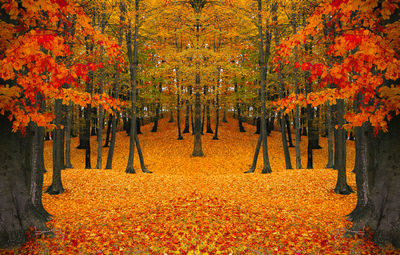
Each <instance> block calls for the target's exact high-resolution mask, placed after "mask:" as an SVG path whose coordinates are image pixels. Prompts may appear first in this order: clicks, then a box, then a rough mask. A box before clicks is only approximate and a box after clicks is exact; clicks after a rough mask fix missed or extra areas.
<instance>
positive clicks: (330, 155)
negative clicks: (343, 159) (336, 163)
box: [326, 102, 333, 168]
mask: <svg viewBox="0 0 400 255" xmlns="http://www.w3.org/2000/svg"><path fill="white" fill-rule="evenodd" d="M327 114H328V116H327V122H328V123H327V126H328V163H327V164H326V168H333V120H332V105H330V103H329V102H328V106H327Z"/></svg>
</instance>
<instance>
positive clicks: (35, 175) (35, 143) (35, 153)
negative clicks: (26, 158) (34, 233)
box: [28, 124, 51, 221]
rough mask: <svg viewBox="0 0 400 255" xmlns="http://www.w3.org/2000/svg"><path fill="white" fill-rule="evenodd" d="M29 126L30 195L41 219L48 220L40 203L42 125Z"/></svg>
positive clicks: (47, 215)
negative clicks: (31, 135)
mask: <svg viewBox="0 0 400 255" xmlns="http://www.w3.org/2000/svg"><path fill="white" fill-rule="evenodd" d="M30 126H31V128H32V131H33V137H32V147H31V148H32V150H31V162H28V163H29V164H30V166H31V180H30V196H31V201H32V205H33V207H34V208H35V210H36V211H37V212H38V213H39V215H41V216H42V217H43V220H45V221H48V220H50V219H51V215H50V214H49V213H48V212H47V211H46V209H44V207H43V203H42V192H43V191H42V189H43V174H44V171H43V168H42V165H43V164H44V162H43V156H41V155H43V144H44V140H43V136H44V127H38V126H37V125H36V124H32V125H30Z"/></svg>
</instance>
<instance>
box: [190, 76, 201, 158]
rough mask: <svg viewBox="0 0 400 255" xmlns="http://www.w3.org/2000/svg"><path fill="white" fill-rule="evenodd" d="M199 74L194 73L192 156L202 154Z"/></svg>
mask: <svg viewBox="0 0 400 255" xmlns="http://www.w3.org/2000/svg"><path fill="white" fill-rule="evenodd" d="M199 87H200V74H198V73H197V74H196V93H195V102H194V146H193V152H192V156H193V157H202V156H204V153H203V148H202V145H201V102H200V92H199Z"/></svg>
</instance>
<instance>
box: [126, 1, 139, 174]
mask: <svg viewBox="0 0 400 255" xmlns="http://www.w3.org/2000/svg"><path fill="white" fill-rule="evenodd" d="M135 9H136V14H135V30H134V35H133V42H132V32H131V22H130V20H129V21H128V31H127V33H126V45H127V48H128V60H129V73H130V84H131V100H132V104H131V120H132V122H131V128H130V134H131V135H130V137H129V157H128V163H127V166H126V170H125V172H126V173H130V174H133V173H135V169H134V166H133V160H134V152H135V135H136V75H137V73H136V71H137V52H138V45H137V39H138V36H139V25H138V22H139V12H138V11H139V0H135ZM132 44H133V51H132Z"/></svg>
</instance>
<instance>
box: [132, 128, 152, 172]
mask: <svg viewBox="0 0 400 255" xmlns="http://www.w3.org/2000/svg"><path fill="white" fill-rule="evenodd" d="M135 143H136V149H137V151H138V155H139V161H140V168H141V169H142V172H143V173H152V172H150V171H149V170H148V169H147V167H146V166H145V164H144V158H143V153H142V149H141V148H140V142H139V137H138V135H137V134H135Z"/></svg>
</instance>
